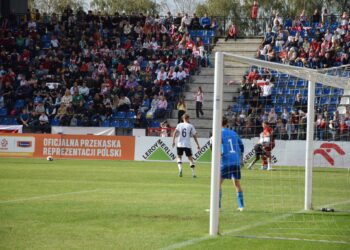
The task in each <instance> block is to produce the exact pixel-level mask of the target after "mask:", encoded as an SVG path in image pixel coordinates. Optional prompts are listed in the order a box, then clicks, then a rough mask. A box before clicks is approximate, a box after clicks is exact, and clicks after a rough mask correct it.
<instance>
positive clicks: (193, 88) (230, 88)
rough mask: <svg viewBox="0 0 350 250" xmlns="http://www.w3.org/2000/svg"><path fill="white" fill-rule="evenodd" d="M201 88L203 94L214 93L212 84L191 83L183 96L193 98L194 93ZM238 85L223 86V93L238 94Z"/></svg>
mask: <svg viewBox="0 0 350 250" xmlns="http://www.w3.org/2000/svg"><path fill="white" fill-rule="evenodd" d="M199 86H201V87H202V90H203V92H204V93H214V84H212V85H209V84H198V83H193V84H192V85H189V86H187V88H186V91H185V93H184V96H187V95H189V96H193V94H194V93H195V92H197V90H198V87H199ZM239 88H240V87H239V85H232V86H227V85H224V91H223V92H224V93H238V92H239Z"/></svg>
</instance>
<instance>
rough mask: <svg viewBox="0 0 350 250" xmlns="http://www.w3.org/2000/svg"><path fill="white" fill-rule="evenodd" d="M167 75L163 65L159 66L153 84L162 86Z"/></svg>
mask: <svg viewBox="0 0 350 250" xmlns="http://www.w3.org/2000/svg"><path fill="white" fill-rule="evenodd" d="M167 77H168V73H167V72H166V71H165V70H164V67H161V68H160V70H159V71H158V73H157V79H156V80H155V81H154V84H156V85H159V86H163V85H164V84H165V81H166V79H167Z"/></svg>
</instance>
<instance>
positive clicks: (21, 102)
mask: <svg viewBox="0 0 350 250" xmlns="http://www.w3.org/2000/svg"><path fill="white" fill-rule="evenodd" d="M24 105H25V101H24V100H23V99H18V100H16V103H15V109H17V110H19V109H22V108H23V107H24Z"/></svg>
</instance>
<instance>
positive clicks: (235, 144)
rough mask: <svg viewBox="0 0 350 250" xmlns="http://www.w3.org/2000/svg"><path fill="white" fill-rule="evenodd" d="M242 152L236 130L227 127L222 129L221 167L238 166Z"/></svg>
mask: <svg viewBox="0 0 350 250" xmlns="http://www.w3.org/2000/svg"><path fill="white" fill-rule="evenodd" d="M243 152H244V146H243V143H242V140H241V138H239V136H238V135H237V134H236V132H234V131H232V130H230V129H228V128H223V129H222V144H221V154H222V157H221V167H228V166H240V164H241V154H242V153H243Z"/></svg>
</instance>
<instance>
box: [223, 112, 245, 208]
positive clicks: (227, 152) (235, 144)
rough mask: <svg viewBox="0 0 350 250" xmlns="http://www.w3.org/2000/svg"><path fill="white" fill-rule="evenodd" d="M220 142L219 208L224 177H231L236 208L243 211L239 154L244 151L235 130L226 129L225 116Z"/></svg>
mask: <svg viewBox="0 0 350 250" xmlns="http://www.w3.org/2000/svg"><path fill="white" fill-rule="evenodd" d="M221 140H222V143H221V181H220V200H219V207H220V208H221V197H222V191H221V186H222V183H223V182H224V180H225V179H231V180H232V182H233V185H234V186H235V188H236V191H237V203H238V210H239V211H243V208H244V203H243V191H242V187H241V184H240V179H241V167H240V165H241V155H242V154H243V152H244V145H243V143H242V140H241V138H239V136H238V135H237V134H236V132H234V131H232V130H230V129H228V120H227V118H225V117H224V118H223V119H222V139H221Z"/></svg>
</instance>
